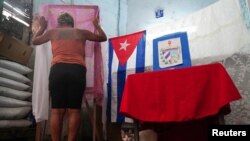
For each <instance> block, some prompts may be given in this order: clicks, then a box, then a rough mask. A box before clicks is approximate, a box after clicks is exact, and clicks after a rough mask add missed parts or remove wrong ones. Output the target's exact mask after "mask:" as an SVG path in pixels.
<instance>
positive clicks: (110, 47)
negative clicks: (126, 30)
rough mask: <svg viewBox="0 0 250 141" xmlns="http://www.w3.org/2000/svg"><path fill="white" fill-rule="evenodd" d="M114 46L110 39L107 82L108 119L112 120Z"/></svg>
mask: <svg viewBox="0 0 250 141" xmlns="http://www.w3.org/2000/svg"><path fill="white" fill-rule="evenodd" d="M112 60H113V48H112V45H111V43H110V40H109V62H108V84H107V95H108V97H107V99H108V101H107V120H111V96H112V95H111V73H112Z"/></svg>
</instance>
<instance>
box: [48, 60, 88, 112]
mask: <svg viewBox="0 0 250 141" xmlns="http://www.w3.org/2000/svg"><path fill="white" fill-rule="evenodd" d="M85 87H86V68H85V67H84V66H82V65H79V64H69V63H57V64H54V65H53V66H52V67H51V70H50V75H49V91H50V96H51V103H52V108H73V109H80V108H81V104H82V96H83V93H84V90H85Z"/></svg>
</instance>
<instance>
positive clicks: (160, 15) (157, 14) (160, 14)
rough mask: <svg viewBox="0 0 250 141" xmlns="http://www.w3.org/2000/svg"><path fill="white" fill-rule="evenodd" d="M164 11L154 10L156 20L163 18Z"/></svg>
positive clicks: (160, 9)
mask: <svg viewBox="0 0 250 141" xmlns="http://www.w3.org/2000/svg"><path fill="white" fill-rule="evenodd" d="M163 12H164V10H163V9H162V8H159V9H156V10H155V17H156V18H160V17H163V16H164V13H163Z"/></svg>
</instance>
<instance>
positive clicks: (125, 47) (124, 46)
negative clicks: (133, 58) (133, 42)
mask: <svg viewBox="0 0 250 141" xmlns="http://www.w3.org/2000/svg"><path fill="white" fill-rule="evenodd" d="M120 45H121V47H120V49H119V50H122V49H123V50H125V51H126V50H127V47H128V46H129V45H130V44H128V43H127V40H126V41H125V42H124V43H120Z"/></svg>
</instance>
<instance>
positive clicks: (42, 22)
mask: <svg viewBox="0 0 250 141" xmlns="http://www.w3.org/2000/svg"><path fill="white" fill-rule="evenodd" d="M39 24H40V27H41V28H42V29H44V30H45V29H46V28H47V21H46V20H45V18H44V16H41V17H40V18H39Z"/></svg>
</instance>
